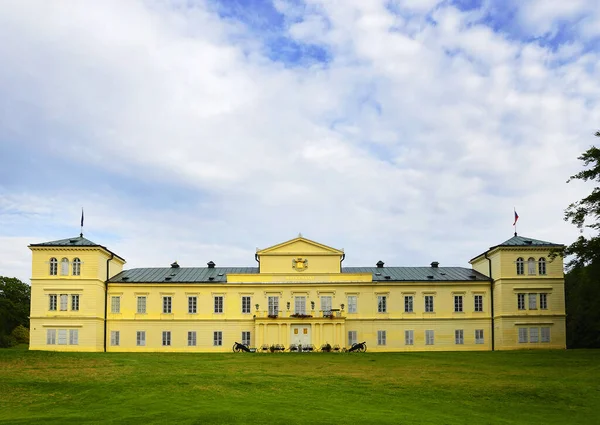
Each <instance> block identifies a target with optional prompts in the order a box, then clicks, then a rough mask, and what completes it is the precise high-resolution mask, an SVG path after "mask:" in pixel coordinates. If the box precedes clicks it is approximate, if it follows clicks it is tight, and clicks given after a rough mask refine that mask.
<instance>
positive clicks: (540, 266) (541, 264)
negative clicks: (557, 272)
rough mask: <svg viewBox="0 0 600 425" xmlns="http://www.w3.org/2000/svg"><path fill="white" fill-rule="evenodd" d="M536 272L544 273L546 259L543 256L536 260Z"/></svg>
mask: <svg viewBox="0 0 600 425" xmlns="http://www.w3.org/2000/svg"><path fill="white" fill-rule="evenodd" d="M538 272H539V274H546V259H545V258H544V257H542V258H540V259H539V260H538Z"/></svg>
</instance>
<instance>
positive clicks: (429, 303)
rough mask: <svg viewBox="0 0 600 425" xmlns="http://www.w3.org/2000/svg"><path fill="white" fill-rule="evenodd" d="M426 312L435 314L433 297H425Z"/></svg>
mask: <svg viewBox="0 0 600 425" xmlns="http://www.w3.org/2000/svg"><path fill="white" fill-rule="evenodd" d="M425 312H426V313H433V295H425Z"/></svg>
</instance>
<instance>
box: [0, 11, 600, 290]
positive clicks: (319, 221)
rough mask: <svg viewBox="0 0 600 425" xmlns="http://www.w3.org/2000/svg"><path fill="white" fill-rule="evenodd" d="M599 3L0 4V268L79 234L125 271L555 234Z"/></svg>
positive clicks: (591, 108)
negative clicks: (314, 244)
mask: <svg viewBox="0 0 600 425" xmlns="http://www.w3.org/2000/svg"><path fill="white" fill-rule="evenodd" d="M599 64H600V3H599V2H598V1H597V0H570V1H563V0H527V1H522V0H497V1H491V0H490V1H486V0H483V1H467V0H460V1H459V0H456V1H448V0H446V1H442V2H438V1H437V0H397V1H393V0H391V1H376V0H369V1H365V0H339V1H334V0H331V1H320V0H306V1H304V2H301V1H286V0H273V1H269V0H222V1H217V0H206V1H203V0H198V1H194V0H187V1H184V0H181V1H177V0H171V1H158V0H157V1H154V0H144V1H137V0H128V1H122V0H104V1H75V0H72V1H59V0H57V1H42V0H40V1H27V0H3V1H1V2H0V275H6V276H16V277H19V278H21V279H23V280H28V279H29V276H30V258H31V254H30V251H29V250H28V249H27V245H28V244H29V243H37V242H44V241H48V240H54V239H62V238H68V237H73V236H75V235H77V234H78V233H79V220H80V215H81V207H84V208H85V228H84V234H85V236H86V237H88V238H89V239H91V240H93V241H95V242H97V243H100V244H103V245H105V246H107V247H109V248H110V249H112V250H113V251H115V252H116V253H118V254H119V255H121V256H123V257H124V258H126V259H127V261H128V264H127V267H128V268H133V267H144V266H155V267H156V266H161V265H164V266H167V265H168V264H169V263H170V262H172V261H174V260H178V261H179V262H180V264H182V265H184V266H192V265H193V266H202V265H204V264H205V263H206V262H207V261H209V260H213V261H214V262H215V263H217V265H218V266H252V265H254V264H255V263H254V252H255V250H256V248H257V247H260V248H264V247H267V246H270V245H273V244H276V243H279V242H281V241H284V240H287V239H291V238H293V237H295V236H297V235H298V233H299V232H302V234H303V235H304V236H305V237H308V238H310V239H314V240H317V241H319V242H322V243H324V244H327V245H331V246H333V247H336V248H344V249H345V251H346V261H345V264H346V265H348V266H361V265H362V266H369V265H374V264H375V262H377V260H380V259H381V260H383V261H385V262H386V264H388V265H413V266H415V265H427V264H429V263H430V262H431V261H432V260H437V261H440V263H441V265H460V266H468V260H469V259H470V258H471V257H473V256H475V255H476V254H479V253H480V252H482V251H484V250H485V249H486V248H488V247H489V246H491V245H494V244H497V243H500V242H502V241H504V240H506V239H508V238H509V237H511V236H512V232H513V231H514V230H513V227H512V222H513V207H516V209H517V212H518V213H519V215H520V219H519V223H518V229H517V230H518V231H519V233H520V234H522V235H524V236H529V237H533V238H538V239H544V240H550V241H553V242H558V243H569V242H571V241H572V240H574V238H576V237H577V235H578V232H577V230H576V229H575V228H574V227H573V226H571V225H569V224H568V223H565V222H564V221H563V211H564V209H565V207H566V206H567V205H568V204H569V203H571V202H573V201H575V200H577V199H580V198H581V197H582V196H583V195H584V194H585V193H587V192H589V190H590V186H586V185H585V184H583V183H578V182H576V183H570V184H568V185H567V184H566V183H565V181H566V180H567V178H568V176H569V175H571V174H573V173H575V172H577V171H578V170H579V169H580V163H579V161H578V160H577V157H578V156H579V154H580V153H581V152H583V151H584V150H586V149H587V148H588V147H589V146H591V145H592V144H594V143H598V140H597V139H596V138H595V137H593V134H594V132H595V131H597V130H598V129H599V128H600V104H599V101H600V65H599Z"/></svg>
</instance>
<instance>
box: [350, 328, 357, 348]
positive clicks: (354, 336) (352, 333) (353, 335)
mask: <svg viewBox="0 0 600 425" xmlns="http://www.w3.org/2000/svg"><path fill="white" fill-rule="evenodd" d="M356 343H358V336H357V333H356V331H348V346H349V347H352V344H356Z"/></svg>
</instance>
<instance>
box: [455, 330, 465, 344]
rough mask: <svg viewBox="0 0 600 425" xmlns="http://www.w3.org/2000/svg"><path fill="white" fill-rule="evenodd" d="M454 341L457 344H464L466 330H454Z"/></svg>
mask: <svg viewBox="0 0 600 425" xmlns="http://www.w3.org/2000/svg"><path fill="white" fill-rule="evenodd" d="M454 343H455V344H464V343H465V338H464V332H463V330H462V329H456V330H455V331H454Z"/></svg>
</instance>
